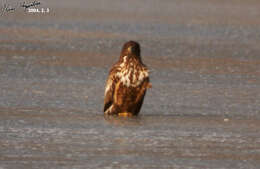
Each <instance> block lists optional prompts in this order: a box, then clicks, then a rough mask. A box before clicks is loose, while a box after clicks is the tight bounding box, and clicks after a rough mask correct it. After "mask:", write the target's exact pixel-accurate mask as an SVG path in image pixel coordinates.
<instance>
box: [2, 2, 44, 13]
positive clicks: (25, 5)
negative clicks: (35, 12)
mask: <svg viewBox="0 0 260 169" xmlns="http://www.w3.org/2000/svg"><path fill="white" fill-rule="evenodd" d="M40 4H41V2H40V1H33V2H30V3H26V2H25V1H24V2H22V3H20V5H19V4H18V5H16V7H13V6H12V5H10V4H8V3H4V4H3V5H2V7H1V10H0V11H1V16H2V15H3V14H4V13H5V12H11V11H15V10H16V9H18V8H24V10H26V9H28V8H30V7H35V6H38V5H40Z"/></svg>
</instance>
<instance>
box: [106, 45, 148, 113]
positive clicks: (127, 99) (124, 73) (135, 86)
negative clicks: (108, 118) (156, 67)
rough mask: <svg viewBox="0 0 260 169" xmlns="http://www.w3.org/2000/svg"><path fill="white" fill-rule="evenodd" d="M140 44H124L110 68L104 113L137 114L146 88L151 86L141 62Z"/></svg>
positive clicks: (146, 71)
mask: <svg viewBox="0 0 260 169" xmlns="http://www.w3.org/2000/svg"><path fill="white" fill-rule="evenodd" d="M140 53H141V51H140V45H139V44H138V43H137V42H134V41H129V42H127V43H125V44H124V46H123V48H122V51H121V55H120V58H119V60H118V62H117V63H116V64H115V65H114V66H113V67H112V68H111V70H110V72H109V76H108V79H107V82H106V89H105V100H104V113H105V114H115V115H120V114H127V115H137V114H138V113H139V111H140V109H141V106H142V104H143V100H144V96H145V93H146V89H147V88H149V87H151V85H150V83H149V75H148V69H147V67H146V66H145V65H144V64H143V63H142V59H141V56H140Z"/></svg>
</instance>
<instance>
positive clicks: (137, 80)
mask: <svg viewBox="0 0 260 169" xmlns="http://www.w3.org/2000/svg"><path fill="white" fill-rule="evenodd" d="M126 59H127V56H124V58H123V62H122V63H121V64H120V65H119V66H120V69H119V72H117V73H116V76H117V77H118V78H119V79H120V81H121V82H122V83H123V85H125V86H127V87H130V86H132V87H136V86H138V85H140V84H141V83H142V82H143V80H144V79H145V78H146V77H148V71H147V70H145V69H142V68H141V67H140V72H139V76H136V67H134V65H133V63H130V67H129V70H126V69H125V65H126ZM131 76H133V77H131ZM130 79H132V80H133V81H132V82H131V81H130Z"/></svg>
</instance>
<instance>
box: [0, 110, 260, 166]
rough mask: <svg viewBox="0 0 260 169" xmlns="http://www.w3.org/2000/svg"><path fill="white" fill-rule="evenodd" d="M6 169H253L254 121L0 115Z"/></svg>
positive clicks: (256, 134)
mask: <svg viewBox="0 0 260 169" xmlns="http://www.w3.org/2000/svg"><path fill="white" fill-rule="evenodd" d="M1 113H2V115H1V121H0V124H1V128H0V133H1V135H0V137H1V143H0V144H1V147H2V148H1V154H2V156H1V159H0V160H1V167H3V168H5V167H7V168H28V167H29V168H42V167H44V168H47V167H48V168H84V167H89V168H168V167H172V168H183V167H185V168H189V167H191V168H192V167H195V168H246V167H250V168H257V167H258V166H259V164H260V163H259V143H260V140H259V132H258V130H259V127H260V126H259V124H260V123H259V120H255V119H235V118H230V119H225V121H224V119H223V118H220V117H205V116H170V115H168V116H166V115H163V116H159V115H148V116H139V117H135V118H118V117H105V118H104V117H103V116H102V115H91V116H90V115H85V114H82V113H39V112H34V111H33V110H31V111H25V112H23V113H6V112H1Z"/></svg>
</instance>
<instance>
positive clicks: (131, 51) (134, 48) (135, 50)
mask: <svg viewBox="0 0 260 169" xmlns="http://www.w3.org/2000/svg"><path fill="white" fill-rule="evenodd" d="M140 53H141V49H140V45H139V43H138V42H135V41H128V42H126V43H125V44H124V46H123V48H122V51H121V55H120V60H123V58H124V57H125V56H127V57H128V59H130V58H133V59H136V60H139V61H141V56H140Z"/></svg>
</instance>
